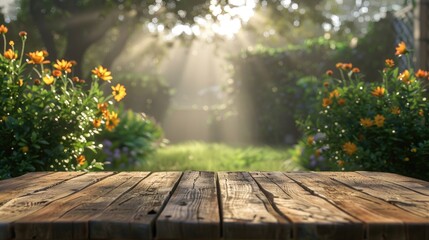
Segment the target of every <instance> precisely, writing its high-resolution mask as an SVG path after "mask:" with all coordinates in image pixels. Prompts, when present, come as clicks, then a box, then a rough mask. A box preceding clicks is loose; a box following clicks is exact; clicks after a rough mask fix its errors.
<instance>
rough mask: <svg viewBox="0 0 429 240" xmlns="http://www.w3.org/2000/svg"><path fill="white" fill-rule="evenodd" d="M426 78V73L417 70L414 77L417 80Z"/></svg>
mask: <svg viewBox="0 0 429 240" xmlns="http://www.w3.org/2000/svg"><path fill="white" fill-rule="evenodd" d="M427 76H428V72H426V71H423V70H421V69H419V70H418V71H417V72H416V77H418V78H425V77H427Z"/></svg>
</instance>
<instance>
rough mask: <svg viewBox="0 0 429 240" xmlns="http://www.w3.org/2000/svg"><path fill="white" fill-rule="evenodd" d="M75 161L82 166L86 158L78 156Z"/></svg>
mask: <svg viewBox="0 0 429 240" xmlns="http://www.w3.org/2000/svg"><path fill="white" fill-rule="evenodd" d="M76 161H77V163H78V164H79V165H83V164H85V162H86V158H85V156H84V155H80V156H79V157H77V158H76Z"/></svg>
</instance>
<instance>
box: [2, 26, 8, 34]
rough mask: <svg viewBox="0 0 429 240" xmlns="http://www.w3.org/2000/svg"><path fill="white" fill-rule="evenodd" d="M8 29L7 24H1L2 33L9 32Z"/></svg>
mask: <svg viewBox="0 0 429 240" xmlns="http://www.w3.org/2000/svg"><path fill="white" fill-rule="evenodd" d="M7 31H8V29H7V27H6V26H5V25H3V24H2V25H0V33H1V34H5V33H7Z"/></svg>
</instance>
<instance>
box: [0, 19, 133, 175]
mask: <svg viewBox="0 0 429 240" xmlns="http://www.w3.org/2000/svg"><path fill="white" fill-rule="evenodd" d="M7 32H8V29H7V27H5V26H4V25H1V26H0V33H1V34H2V36H3V42H4V46H3V52H4V54H3V55H1V56H0V97H1V101H0V136H1V138H0V178H8V177H14V176H18V175H20V174H23V173H25V172H28V171H46V170H90V169H92V168H102V163H100V162H97V161H96V160H92V161H91V160H90V159H86V157H85V152H86V151H88V150H94V149H96V148H97V146H96V144H95V142H94V137H95V135H97V134H99V133H100V132H102V131H104V130H105V129H107V130H110V131H111V130H113V129H114V127H115V126H116V125H117V124H118V123H119V119H118V116H117V113H115V112H114V111H113V110H112V106H111V105H112V103H111V101H109V100H110V99H112V98H114V99H115V100H117V101H119V100H121V98H122V97H123V96H124V95H125V88H123V86H122V85H120V84H117V85H116V86H114V87H111V88H112V90H113V92H112V95H110V96H107V97H105V96H104V95H103V92H102V91H101V87H100V83H99V82H100V81H101V82H103V83H104V82H110V80H111V79H112V77H111V73H110V71H108V70H107V69H105V68H103V67H102V66H99V67H97V68H95V69H94V70H92V73H93V75H92V81H91V84H90V87H89V90H85V89H86V87H84V85H85V80H82V79H79V78H78V77H77V76H74V75H73V71H72V69H73V65H75V64H76V63H75V62H74V61H67V60H64V59H62V60H57V61H56V62H55V63H53V64H52V65H51V64H50V62H49V60H47V55H48V53H47V52H46V51H35V52H30V53H28V54H27V56H28V58H29V59H27V60H26V61H23V60H24V59H23V58H24V51H25V50H24V46H25V42H26V39H27V34H26V33H25V32H20V33H19V35H20V37H21V44H22V45H21V49H20V51H19V52H18V49H16V48H15V43H14V42H13V41H10V42H9V47H8V45H7V44H6V33H7ZM7 48H8V49H7Z"/></svg>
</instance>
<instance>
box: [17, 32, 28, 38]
mask: <svg viewBox="0 0 429 240" xmlns="http://www.w3.org/2000/svg"><path fill="white" fill-rule="evenodd" d="M19 36H20V37H26V36H27V32H26V31H21V32H19Z"/></svg>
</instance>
